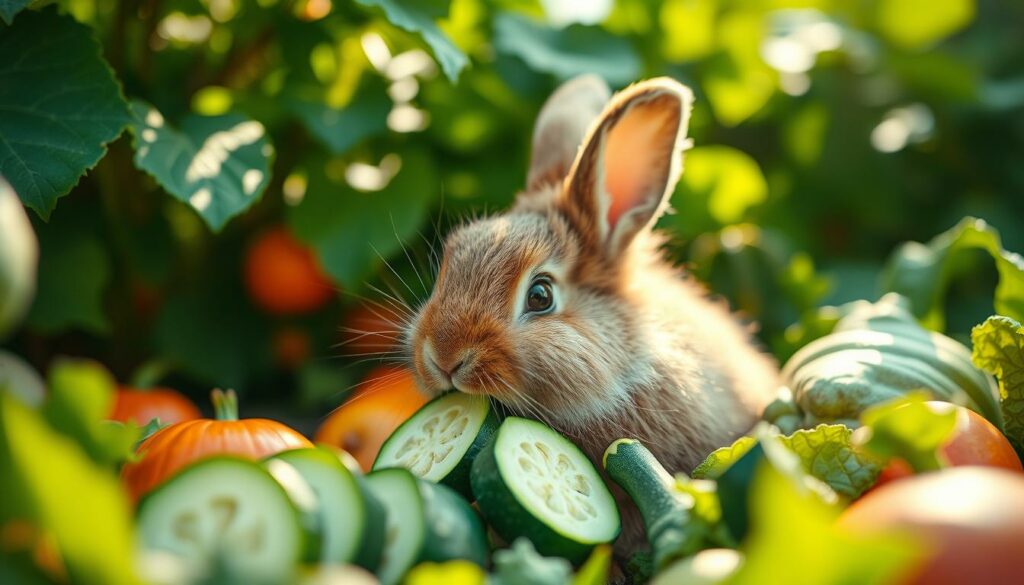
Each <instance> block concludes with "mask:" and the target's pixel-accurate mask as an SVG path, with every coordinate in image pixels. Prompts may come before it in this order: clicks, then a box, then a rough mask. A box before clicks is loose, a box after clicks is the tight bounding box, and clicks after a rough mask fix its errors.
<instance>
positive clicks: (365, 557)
mask: <svg viewBox="0 0 1024 585" xmlns="http://www.w3.org/2000/svg"><path fill="white" fill-rule="evenodd" d="M271 460H273V461H283V462H285V463H287V464H289V465H291V466H292V467H293V468H294V469H295V470H296V471H297V472H298V473H299V474H300V475H301V476H302V478H303V479H304V480H305V481H306V482H307V483H308V484H309V486H310V487H311V488H312V490H313V492H314V493H315V494H316V496H317V499H318V501H319V513H320V515H321V517H320V524H321V527H322V531H323V542H322V545H321V549H320V551H319V553H318V555H317V558H318V560H321V561H323V562H329V563H350V562H351V563H355V564H357V565H359V566H362V567H364V568H367V569H369V570H374V569H376V568H377V565H378V564H379V563H380V554H381V550H382V549H383V547H384V524H385V519H386V514H385V512H384V507H383V504H381V503H380V502H379V501H378V500H377V498H376V497H375V496H373V495H372V494H371V493H370V492H369V490H368V489H367V488H365V487H364V485H363V482H362V481H361V479H360V478H359V477H357V476H356V475H355V474H354V473H353V472H352V471H350V470H349V468H348V467H347V466H345V465H344V463H342V461H341V459H340V458H339V457H338V455H337V454H335V453H334V452H331V451H329V450H328V449H326V448H317V449H294V450H291V451H285V452H283V453H279V454H277V455H275V456H273V457H272V458H271Z"/></svg>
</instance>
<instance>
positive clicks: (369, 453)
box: [316, 367, 427, 471]
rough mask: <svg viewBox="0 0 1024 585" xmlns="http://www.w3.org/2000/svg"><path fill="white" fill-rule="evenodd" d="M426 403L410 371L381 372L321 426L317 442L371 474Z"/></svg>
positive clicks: (370, 378)
mask: <svg viewBox="0 0 1024 585" xmlns="http://www.w3.org/2000/svg"><path fill="white" fill-rule="evenodd" d="M426 402H427V398H426V397H425V396H424V395H423V394H421V393H420V392H419V390H417V389H416V381H415V380H413V377H412V374H411V373H409V371H408V370H404V369H399V368H390V367H382V368H378V369H376V370H374V371H373V372H371V373H370V375H369V376H368V377H367V379H366V381H365V382H364V384H363V389H362V390H360V391H359V392H357V393H356V394H355V395H354V396H353V397H352V398H350V399H349V400H348V402H346V403H345V404H343V405H341V407H340V408H338V409H337V410H335V411H334V412H333V413H332V414H331V416H330V417H328V419H327V420H326V421H325V422H324V424H323V425H321V427H320V430H319V431H317V434H316V441H317V442H318V443H326V444H328V445H334V446H336V447H340V448H342V449H344V450H345V451H348V452H349V453H351V454H352V456H353V457H355V458H356V461H358V462H359V466H360V467H361V468H363V470H364V471H369V470H370V468H371V467H372V466H373V460H374V459H376V458H377V453H378V452H379V451H380V447H381V445H383V444H384V441H385V440H386V439H387V438H388V437H389V436H390V435H391V433H392V432H393V431H394V430H395V429H396V428H398V425H400V424H402V423H403V422H405V420H406V419H407V418H409V417H410V416H412V414H413V413H414V412H416V411H417V410H419V408H420V407H421V406H423V405H424V404H426Z"/></svg>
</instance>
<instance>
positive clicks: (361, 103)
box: [288, 92, 390, 154]
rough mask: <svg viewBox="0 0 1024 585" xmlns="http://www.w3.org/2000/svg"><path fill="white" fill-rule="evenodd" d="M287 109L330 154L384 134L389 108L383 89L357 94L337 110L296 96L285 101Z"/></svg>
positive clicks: (343, 150) (340, 152)
mask: <svg viewBox="0 0 1024 585" xmlns="http://www.w3.org/2000/svg"><path fill="white" fill-rule="evenodd" d="M288 108H289V109H290V110H291V111H292V112H293V113H294V114H295V115H296V116H298V117H299V119H300V120H302V123H303V124H304V125H305V126H306V128H307V129H308V130H309V131H310V133H312V134H313V136H315V137H316V138H317V139H318V140H320V142H323V143H324V145H326V146H327V148H329V149H330V151H331V153H332V154H344V153H345V152H347V151H348V150H349V149H350V148H352V147H353V146H355V145H356V144H359V143H360V142H361V141H363V140H364V139H366V138H369V137H371V136H376V135H378V134H382V133H384V132H385V131H386V130H387V128H388V124H387V119H388V111H389V109H390V107H389V102H388V99H387V96H386V95H384V94H383V92H381V93H380V94H378V93H375V92H370V93H368V92H364V93H361V94H360V95H359V97H357V98H356V100H355V101H353V102H352V103H350V104H348V105H347V106H345V107H344V108H341V109H335V108H331V107H330V106H328V105H327V104H323V103H319V102H313V101H305V100H297V99H296V100H292V101H291V102H289V104H288Z"/></svg>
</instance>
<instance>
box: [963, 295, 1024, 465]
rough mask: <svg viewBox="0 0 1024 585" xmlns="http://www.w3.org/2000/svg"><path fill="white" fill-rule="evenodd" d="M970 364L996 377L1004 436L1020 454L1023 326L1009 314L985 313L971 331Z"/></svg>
mask: <svg viewBox="0 0 1024 585" xmlns="http://www.w3.org/2000/svg"><path fill="white" fill-rule="evenodd" d="M971 341H972V342H973V343H974V353H973V354H972V356H971V359H972V360H973V361H974V365H976V366H978V367H979V368H981V369H983V370H985V371H986V372H989V373H991V374H993V375H995V376H996V378H998V380H999V399H1000V400H999V405H1000V407H1001V408H1002V411H1003V420H1004V421H1005V428H1004V430H1005V433H1006V437H1007V438H1008V439H1010V442H1011V443H1012V444H1013V448H1014V449H1016V450H1017V453H1018V454H1020V455H1024V326H1021V324H1020V323H1019V322H1018V321H1015V320H1013V319H1011V318H1009V317H1003V316H998V315H997V316H994V317H989V318H988V319H987V320H986V321H985V322H984V323H982V324H981V325H978V326H977V327H975V328H974V330H973V331H972V332H971Z"/></svg>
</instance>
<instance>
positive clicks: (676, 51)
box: [659, 0, 718, 61]
mask: <svg viewBox="0 0 1024 585" xmlns="http://www.w3.org/2000/svg"><path fill="white" fill-rule="evenodd" d="M717 9H718V2H717V0H666V2H665V3H664V4H662V5H661V12H660V14H659V20H660V21H661V29H662V30H663V31H664V34H663V35H662V37H661V38H662V43H661V47H662V49H661V52H662V53H663V54H664V55H665V58H666V59H668V60H669V61H695V60H697V59H701V58H703V57H707V56H708V55H710V54H711V53H712V52H714V50H715V16H716V12H717Z"/></svg>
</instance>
